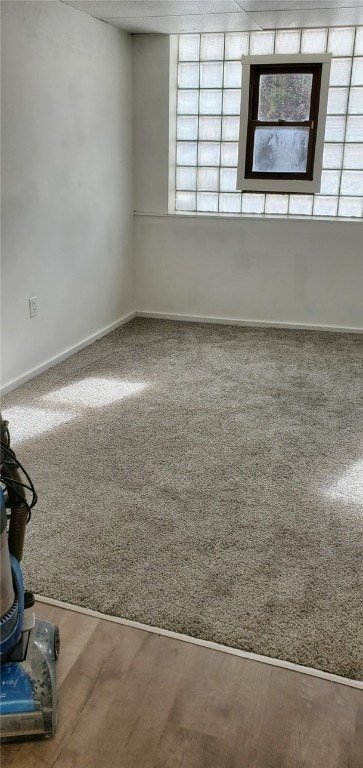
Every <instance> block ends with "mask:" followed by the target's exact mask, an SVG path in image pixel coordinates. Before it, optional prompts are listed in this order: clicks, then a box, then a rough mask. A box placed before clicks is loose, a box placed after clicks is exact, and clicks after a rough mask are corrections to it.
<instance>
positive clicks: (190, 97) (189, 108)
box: [178, 91, 199, 115]
mask: <svg viewBox="0 0 363 768" xmlns="http://www.w3.org/2000/svg"><path fill="white" fill-rule="evenodd" d="M198 96H199V91H178V115H197V114H198Z"/></svg>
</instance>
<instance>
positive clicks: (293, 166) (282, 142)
mask: <svg viewBox="0 0 363 768" xmlns="http://www.w3.org/2000/svg"><path fill="white" fill-rule="evenodd" d="M308 142H309V128H295V127H294V128H286V127H276V128H274V127H271V126H270V127H266V128H256V130H255V139H254V147H253V162H252V170H253V171H257V172H259V173H305V172H306V163H307V153H308Z"/></svg>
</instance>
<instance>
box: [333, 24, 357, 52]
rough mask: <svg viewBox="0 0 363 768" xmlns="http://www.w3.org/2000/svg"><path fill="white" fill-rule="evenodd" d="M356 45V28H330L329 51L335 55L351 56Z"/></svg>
mask: <svg viewBox="0 0 363 768" xmlns="http://www.w3.org/2000/svg"><path fill="white" fill-rule="evenodd" d="M353 45H354V28H349V27H347V28H345V27H343V28H342V29H330V30H329V40H328V48H327V50H328V52H329V53H332V54H333V56H351V55H352V53H353Z"/></svg>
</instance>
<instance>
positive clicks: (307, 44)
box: [301, 29, 327, 53]
mask: <svg viewBox="0 0 363 768" xmlns="http://www.w3.org/2000/svg"><path fill="white" fill-rule="evenodd" d="M326 37H327V31H326V29H303V31H302V35H301V53H325V50H326Z"/></svg>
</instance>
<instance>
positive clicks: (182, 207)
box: [175, 192, 196, 211]
mask: <svg viewBox="0 0 363 768" xmlns="http://www.w3.org/2000/svg"><path fill="white" fill-rule="evenodd" d="M195 206H196V194H195V192H177V193H176V201H175V207H176V210H177V211H195Z"/></svg>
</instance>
